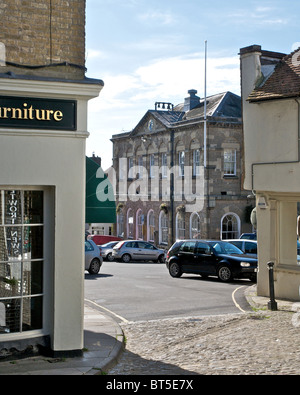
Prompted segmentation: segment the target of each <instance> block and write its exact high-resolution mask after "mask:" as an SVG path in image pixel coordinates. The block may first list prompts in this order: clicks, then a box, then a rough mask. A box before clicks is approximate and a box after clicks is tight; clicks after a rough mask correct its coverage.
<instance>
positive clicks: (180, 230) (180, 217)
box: [176, 213, 185, 240]
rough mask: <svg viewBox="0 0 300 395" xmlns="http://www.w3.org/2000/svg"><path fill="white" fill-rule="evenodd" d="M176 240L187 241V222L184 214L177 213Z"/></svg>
mask: <svg viewBox="0 0 300 395" xmlns="http://www.w3.org/2000/svg"><path fill="white" fill-rule="evenodd" d="M176 239H178V240H183V239H185V220H184V214H183V213H177V215H176Z"/></svg>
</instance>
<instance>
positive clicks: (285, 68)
mask: <svg viewBox="0 0 300 395" xmlns="http://www.w3.org/2000/svg"><path fill="white" fill-rule="evenodd" d="M297 55H298V56H297ZM262 72H263V73H264V70H263V69H262ZM263 78H264V79H263V81H261V82H260V85H259V86H257V87H256V88H255V89H254V90H253V91H252V93H251V94H250V95H249V97H248V100H249V101H250V102H258V101H264V100H275V99H277V100H278V99H284V98H291V97H299V96H300V48H298V49H297V50H295V51H294V52H292V53H291V54H289V55H287V56H285V57H284V58H283V59H281V60H280V61H279V62H278V63H277V65H276V66H275V68H274V70H273V72H272V71H271V72H269V75H268V76H266V75H265V76H263Z"/></svg>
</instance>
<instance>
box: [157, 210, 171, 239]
mask: <svg viewBox="0 0 300 395" xmlns="http://www.w3.org/2000/svg"><path fill="white" fill-rule="evenodd" d="M168 230H169V219H168V214H166V213H165V212H164V211H163V210H162V211H161V212H160V214H159V243H160V244H168Z"/></svg>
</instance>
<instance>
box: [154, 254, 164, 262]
mask: <svg viewBox="0 0 300 395" xmlns="http://www.w3.org/2000/svg"><path fill="white" fill-rule="evenodd" d="M164 261H165V257H164V256H163V255H160V256H159V257H158V258H157V261H156V262H158V263H164Z"/></svg>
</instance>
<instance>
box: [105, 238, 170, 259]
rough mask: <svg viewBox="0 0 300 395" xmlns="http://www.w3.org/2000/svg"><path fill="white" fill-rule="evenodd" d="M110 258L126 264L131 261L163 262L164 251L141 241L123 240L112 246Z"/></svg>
mask: <svg viewBox="0 0 300 395" xmlns="http://www.w3.org/2000/svg"><path fill="white" fill-rule="evenodd" d="M112 256H113V259H116V260H121V261H122V262H126V263H128V262H130V261H131V260H132V261H154V262H164V261H165V250H162V249H159V248H157V247H155V246H154V245H153V244H151V243H148V242H146V241H142V240H124V241H120V242H119V243H118V244H117V245H115V246H114V248H113V253H112Z"/></svg>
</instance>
